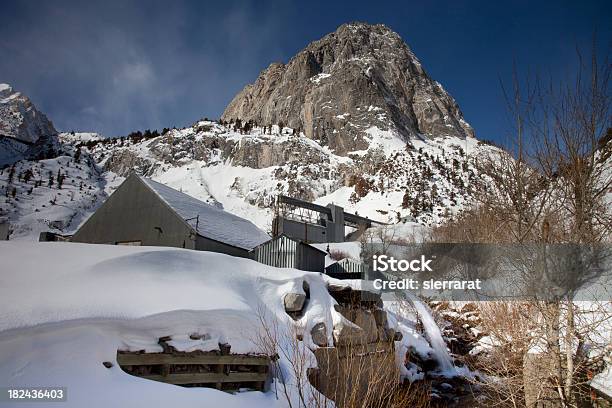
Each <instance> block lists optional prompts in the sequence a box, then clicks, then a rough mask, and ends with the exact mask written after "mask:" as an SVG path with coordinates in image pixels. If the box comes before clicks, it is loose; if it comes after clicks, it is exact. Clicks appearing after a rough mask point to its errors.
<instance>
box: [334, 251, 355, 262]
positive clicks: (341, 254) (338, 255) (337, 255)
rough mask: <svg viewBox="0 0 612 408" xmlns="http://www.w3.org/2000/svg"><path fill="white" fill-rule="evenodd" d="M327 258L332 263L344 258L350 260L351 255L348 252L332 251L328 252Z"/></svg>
mask: <svg viewBox="0 0 612 408" xmlns="http://www.w3.org/2000/svg"><path fill="white" fill-rule="evenodd" d="M329 257H330V258H331V259H333V260H334V261H341V260H343V259H344V258H350V257H351V255H350V254H349V253H348V252H345V251H342V250H340V249H332V250H330V251H329Z"/></svg>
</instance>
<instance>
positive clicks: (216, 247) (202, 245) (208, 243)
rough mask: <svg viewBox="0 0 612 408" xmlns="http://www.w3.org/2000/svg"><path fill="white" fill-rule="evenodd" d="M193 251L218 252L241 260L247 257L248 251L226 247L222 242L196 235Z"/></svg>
mask: <svg viewBox="0 0 612 408" xmlns="http://www.w3.org/2000/svg"><path fill="white" fill-rule="evenodd" d="M195 249H197V250H198V251H210V252H220V253H222V254H227V255H232V256H239V257H242V258H248V257H249V251H248V250H246V249H242V248H237V247H234V246H231V245H227V244H224V243H223V242H219V241H215V240H213V239H209V238H206V237H203V236H201V235H198V237H197V239H196V244H195Z"/></svg>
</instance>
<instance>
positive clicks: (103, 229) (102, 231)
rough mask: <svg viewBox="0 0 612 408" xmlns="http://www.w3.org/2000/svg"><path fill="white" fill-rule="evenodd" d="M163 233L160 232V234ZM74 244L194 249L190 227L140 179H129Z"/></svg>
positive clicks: (87, 224)
mask: <svg viewBox="0 0 612 408" xmlns="http://www.w3.org/2000/svg"><path fill="white" fill-rule="evenodd" d="M160 230H161V231H160ZM71 241H73V242H86V243H92V244H116V243H117V242H122V241H141V242H142V245H155V246H171V247H177V248H188V249H195V246H196V244H195V241H196V236H195V234H194V233H193V232H192V229H191V228H190V227H189V225H188V224H187V223H186V222H185V221H184V220H183V219H181V218H180V217H179V216H178V215H177V214H176V213H175V212H174V211H172V210H171V209H170V207H168V205H167V204H166V203H164V202H163V201H162V200H160V199H159V197H158V196H157V195H156V194H155V193H154V192H153V191H151V190H150V189H149V188H148V187H147V186H146V185H145V184H144V183H143V182H142V181H140V179H139V178H138V177H135V176H134V177H128V178H127V179H126V181H125V182H124V183H123V184H121V186H119V188H118V189H117V190H116V191H115V192H114V193H113V194H111V196H110V197H109V198H108V199H107V200H106V201H105V202H104V204H102V206H101V207H100V208H99V209H98V210H97V211H96V212H95V213H94V214H93V215H92V216H91V217H90V218H89V219H88V220H87V221H86V222H85V224H83V225H82V226H81V228H79V230H78V231H77V232H76V233H75V234H74V235H73V236H72V239H71Z"/></svg>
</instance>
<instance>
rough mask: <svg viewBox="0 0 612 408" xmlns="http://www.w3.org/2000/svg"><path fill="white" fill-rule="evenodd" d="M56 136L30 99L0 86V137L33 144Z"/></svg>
mask: <svg viewBox="0 0 612 408" xmlns="http://www.w3.org/2000/svg"><path fill="white" fill-rule="evenodd" d="M54 135H57V131H56V130H55V128H54V127H53V123H51V121H50V120H49V119H47V117H46V116H45V115H44V114H43V113H41V112H39V111H38V110H37V109H36V107H35V106H34V105H33V104H32V102H31V101H30V99H29V98H28V97H27V96H25V95H23V94H22V93H21V92H15V91H14V90H13V88H12V87H11V86H10V85H7V84H0V136H4V137H10V138H13V139H16V140H19V141H21V142H24V143H28V144H33V143H36V142H37V141H38V140H39V139H40V138H44V137H49V136H54Z"/></svg>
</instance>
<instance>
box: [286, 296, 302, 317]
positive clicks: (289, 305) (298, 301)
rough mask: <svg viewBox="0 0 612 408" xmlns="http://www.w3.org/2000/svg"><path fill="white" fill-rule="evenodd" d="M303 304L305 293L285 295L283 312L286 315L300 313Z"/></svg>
mask: <svg viewBox="0 0 612 408" xmlns="http://www.w3.org/2000/svg"><path fill="white" fill-rule="evenodd" d="M305 302H306V294H305V293H287V294H286V295H285V297H284V298H283V303H284V304H285V311H286V312H288V313H295V312H300V311H302V308H303V307H304V303H305Z"/></svg>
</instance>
